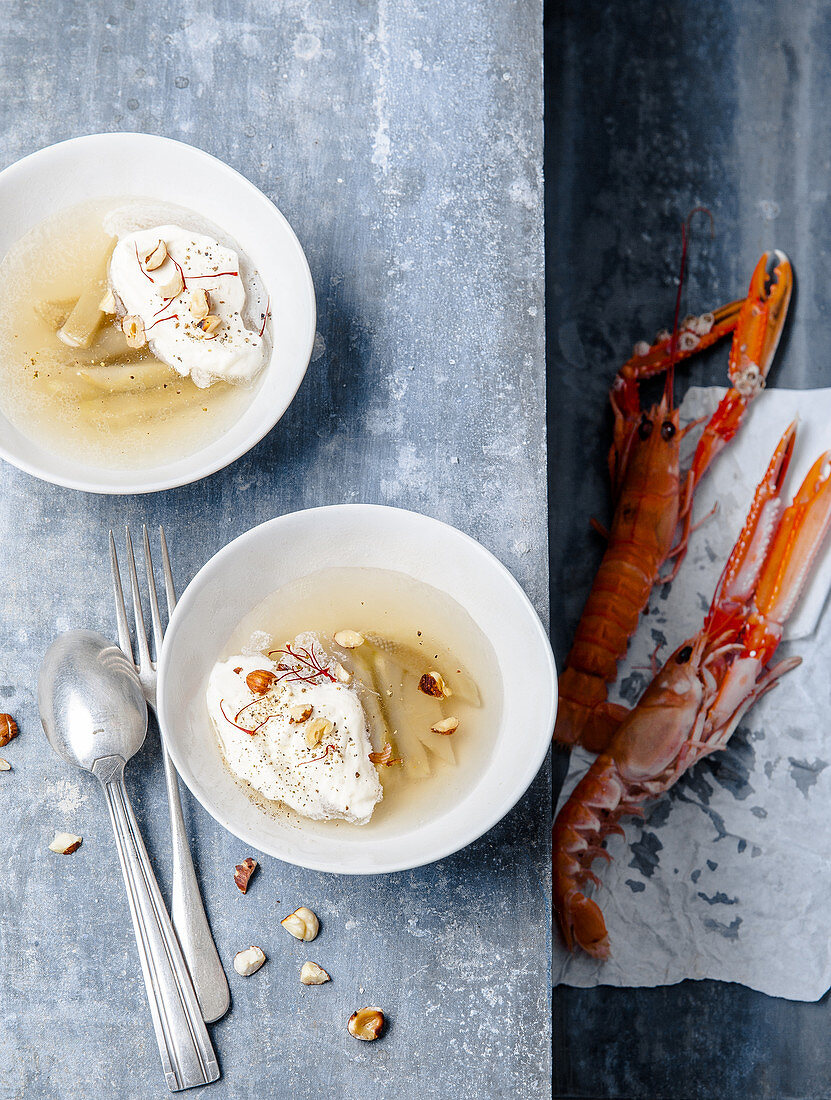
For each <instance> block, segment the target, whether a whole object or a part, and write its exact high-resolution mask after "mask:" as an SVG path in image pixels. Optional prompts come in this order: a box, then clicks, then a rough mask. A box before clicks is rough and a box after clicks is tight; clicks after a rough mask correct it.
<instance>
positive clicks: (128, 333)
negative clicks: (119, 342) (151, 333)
mask: <svg viewBox="0 0 831 1100" xmlns="http://www.w3.org/2000/svg"><path fill="white" fill-rule="evenodd" d="M121 331H122V332H123V333H124V336H125V339H126V340H127V346H128V347H130V348H143V347H144V345H145V344H146V343H147V334H146V332H145V331H144V321H142V319H141V317H139V315H138V314H137V313H128V314H127V316H126V317H124V318H123V319H122V321H121Z"/></svg>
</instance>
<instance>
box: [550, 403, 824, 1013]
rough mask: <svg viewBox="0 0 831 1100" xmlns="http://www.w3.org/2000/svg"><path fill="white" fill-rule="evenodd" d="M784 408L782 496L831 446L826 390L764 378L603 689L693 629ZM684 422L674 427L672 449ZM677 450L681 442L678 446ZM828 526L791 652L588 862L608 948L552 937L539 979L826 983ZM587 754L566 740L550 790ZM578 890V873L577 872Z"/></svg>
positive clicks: (630, 687) (813, 996)
mask: <svg viewBox="0 0 831 1100" xmlns="http://www.w3.org/2000/svg"><path fill="white" fill-rule="evenodd" d="M723 392H724V390H722V389H719V388H710V389H692V390H690V391H689V392H688V394H687V396H686V398H685V400H684V402H683V404H682V407H681V409H682V423H688V422H689V421H691V420H693V419H695V418H696V417H699V416H703V415H709V413H711V412H712V411H713V410H714V409H715V407H716V404H717V403H718V400H719V398H720V397H721V395H722V394H723ZM794 418H798V419H799V427H798V429H797V438H796V450H795V453H794V458H793V461H792V463H791V469H790V473H789V475H788V481H787V483H786V494H785V496H786V499H787V500H788V502H789V501H790V498H791V496H792V495H793V493H794V492H795V491H796V489H797V488H798V487H799V485H800V483H801V481H802V478H803V476H804V475H805V473H807V471H808V469H809V468H810V466H811V465H812V464H813V462H814V460H815V459H816V458H817V457H818V456H819V454H821V453H822V451H823V450H826V449H829V448H831V389H829V390H801V391H795V390H781V389H775V388H771V389H770V390H766V391H765V392H763V393H762V394H761V395H760V396H759V397H758V398H757V399H756V401H754V403H753V405H752V406H751V408H750V410H749V411H748V414H747V416H746V419H745V422H744V423H743V425H742V427H741V430H740V432H739V434H738V435H737V436H736V438H735V439H734V440H733V442H732V443H731V444H730V445H729V446H728V447H727V448H726V449H725V450H724V451H723V452H722V453H721V455H719V457H718V458H717V459H716V460H715V462H714V464H713V466H712V467H711V469H710V471H709V473H708V474H707V475H706V478H705V479H704V481H702V483H701V485H700V486H699V489H698V492H697V494H696V500H695V506H694V517H695V520H696V521H698V520H700V519H702V518H703V517H705V516H707V514H708V512H709V511H710V509H711V508H712V507H713V505H714V504H715V503H716V502H718V511H717V513H716V514H715V515H713V516H712V517H711V518H709V519H707V520H705V522H704V523H703V524H702V526H701V527H700V528H699V529H698V530H697V531H695V532H694V533H693V534H692V536H691V538H690V546H689V552H688V554H687V557H686V559H685V561H684V563H683V565H682V567H681V570H680V572H679V574H678V576H677V578H676V579H675V581H674V582H673V583H672V585H664V586H659V587H656V588H655V589H654V590H653V592H652V596H651V598H650V601H649V609H648V613H647V614H645V615H643V616H642V617H641V620H640V625H639V627H638V631H637V633H636V635H635V637H634V638H633V639H632V641H631V643H630V646H629V652H628V653H627V655H626V657H625V658H624V660H623V661H621V663H620V666H619V674H618V680H617V683H616V684H615V685H613V686H612V688H611V690H610V693H609V697H610V699H612V700H613V701H615V702H621V703H624V704H626V705H627V706H632V705H633V704H634V703H635V702H636V701H637V699H638V698H639V697H640V695H641V692H642V691H643V688H644V687H645V686H646V684H647V683H648V681H649V680H650V678H651V672H650V654H651V653H652V652H653V651H654V649H655V646H656V644H657V643H659V642H661V643H665V644H664V645H663V648H662V649H661V650H660V651H659V653H658V660H659V662H662V661H664V660H665V659H666V657H667V656H669V654H670V653H671V652H672V651H673V649H675V647H676V646H677V645H679V644H680V643H681V642H682V641H683V640H684V639H685V638H687V637H690V636H692V635H693V634H694V633H695V632H696V631H697V630H699V629H700V627H701V624H702V621H703V618H704V615H705V613H706V610H707V608H708V607H709V604H710V600H711V599H712V595H713V591H714V589H715V586H716V583H717V581H718V578H719V575H720V573H721V570H722V567H723V565H724V563H725V561H726V560H727V557H728V555H729V553H730V550H731V549H732V546H733V543H734V541H735V539H736V536H737V535H738V533H739V531H740V530H741V527H742V524H743V522H744V518H745V515H746V512H747V509H748V507H749V505H750V501H751V499H752V496H753V492H754V490H755V487H756V484H757V482H758V481H759V480H760V478H761V477H762V474H763V473H764V470H765V468H766V466H767V463H768V462H769V460H770V457H771V455H772V453H773V449H774V447H775V445H776V443H777V442H778V440H779V438H780V436H781V434H782V432H783V431H784V430H785V428H786V427H787V425H788V424H789V423H790V421H791V420H793V419H794ZM698 434H699V433H698V432H696V433H695V434H694V435H692V433H691V437H690V438H689V439H688V440H685V441H684V447H685V451H686V452H687V457H688V456H689V452H690V450H691V448H692V447H694V445H695V440H696V439H697V436H698ZM682 453H683V452H682ZM830 588H831V536H829V539H828V545H827V548H826V550H825V551H823V553H822V555H821V557H820V559H818V561H817V563H816V567H815V570H814V573H813V579H812V581H811V583H810V585H809V586H808V587H807V588H806V591H805V593H804V596H803V598H802V601H801V602H800V605H799V607H798V608H797V610H796V612H795V614H794V615H793V616H792V618H791V620H790V622H789V625H788V629H787V630H786V634H785V639H784V640H783V642H782V644H781V645H780V647H779V650H778V651H777V655H776V658H774V660H779V659H781V658H782V657H784V656H787V655H792V654H798V655H799V656H801V657H802V658H803V663H802V665H800V666H799V668H797V669H796V670H794V671H793V672H790V673H788V674H787V675H786V676H785V677H783V679H782V680H781V681H780V682H779V685H778V686H777V687H776V688H775V689H774V690H773V691H771V692H770V693H769V694H768V695H766V696H765V697H764V698H763V699H761V700H760V701H759V702H757V703H756V705H755V706H754V707H753V708H752V709H751V710H750V711H749V712H748V714H747V715H746V716H745V718H744V720H743V721H742V723H741V725H740V726H739V728H738V729H737V730H736V732H735V733H734V734H733V737H732V739H731V741H730V743H729V744H728V746H727V748H726V749H725V750H724V751H723V752H720V753H716V754H714V755H713V756H711V757H708V758H706V759H704V760H702V761H700V762H699V763H698V764H697V765H696V766H695V767H694V768H693V769H692V770H691V771H689V772H688V773H687V774H686V775H685V776H683V777H682V779H681V780H680V781H679V782H678V783H677V784H676V785H675V786H674V787H673V788H672V789H671V790H670V791H669V792H668V793H667V794H664V795H662V796H661V797H660V798H658V799H656V800H654V801H653V802H650V803H647V804H646V805H645V807H644V808H645V811H646V817H645V820H644V821H642V822H641V821H638V820H636V819H632V818H625V819H624V820H623V822H622V824H623V826H624V828H625V831H626V837H625V839H624V838H623V837H618V836H613V837H610V838H609V839H608V841H607V848H608V851H609V853H610V855H611V856H612V857H613V862H612V863H611V864H609V865H606V864H604V863H603V862H602V861H600V860H598V861H597V862H596V863H595V865H594V870H595V871H596V873H597V874H598V875H599V876H600V878H601V880H602V882H603V888H602V889H600V890H596V889H595V891H594V897H595V899H596V900H597V902H598V903H599V904H600V906H601V908H602V909H603V913H604V915H605V918H606V923H607V926H608V929H609V935H610V939H611V945H612V957H611V958H610V959H609V960H607V961H606V962H598V961H595V960H594V959H591V958H589V956H588V955H586V954H585V953H583V952H580V951H576V952H575V954H574V955H571V954H569V952H568V951H566V949H565V948H564V947H563V945H562V943H561V942H560V941H559V939H558V940H557V942H556V943H555V949H554V981H555V984H557V983H560V982H564V983H566V984H567V985H573V986H582V987H586V986H594V985H601V984H603V985H616V986H656V985H669V984H672V983H674V982H679V981H682V980H683V979H685V978H718V979H720V980H722V981H731V982H740V983H741V984H743V985H747V986H749V987H751V988H752V989H758V990H761V991H762V992H764V993H767V994H770V995H771V996H777V997H787V998H790V999H792V1000H800V1001H814V1000H817V999H818V998H819V997H821V996H822V995H823V993H825V992H826V990H827V989H828V988H829V986H831V608H825V604H826V596H827V593H828V591H829V589H830ZM592 759H593V757H591V756H590V754H588V753H585V752H583V751H582V750H580V749H576V750H574V752H573V753H572V757H571V764H570V768H569V772H568V776H567V778H566V782H565V784H564V787H563V792H562V794H561V797H560V805H562V802H563V801H564V800H565V798H566V797H567V796H568V795H569V793H570V792H571V790H572V789H573V787H574V786H575V784H576V782H577V780H578V779H579V778H580V777H581V776H582V775H583V774H584V773H585V771H586V769H587V767H588V766H589V764H590V763H591V760H592ZM589 889H591V887H589Z"/></svg>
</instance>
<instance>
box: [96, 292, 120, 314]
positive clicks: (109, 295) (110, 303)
mask: <svg viewBox="0 0 831 1100" xmlns="http://www.w3.org/2000/svg"><path fill="white" fill-rule="evenodd" d="M98 308H99V310H100V311H101V313H115V308H116V304H115V295H114V294H113V292H112V290H111V289H110V287H107V289H106V290H105V291H104V297H103V298H102V299H101V301H100V302H99V303H98Z"/></svg>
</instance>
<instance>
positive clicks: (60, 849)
mask: <svg viewBox="0 0 831 1100" xmlns="http://www.w3.org/2000/svg"><path fill="white" fill-rule="evenodd" d="M83 839H84V838H83V837H81V836H75V834H74V833H55V838H54V840H53V841H52V843H51V844H50V845H49V851H50V852H57V853H58V855H59V856H71V855H72V853H73V852H77V851H78V849H79V848H80V847H81V843H82V841H83Z"/></svg>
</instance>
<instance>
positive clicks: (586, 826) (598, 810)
mask: <svg viewBox="0 0 831 1100" xmlns="http://www.w3.org/2000/svg"><path fill="white" fill-rule="evenodd" d="M624 794H625V788H624V784H623V782H622V781H621V779H620V776H619V774H618V770H617V766H616V765H615V762H614V760H613V759H612V758H611V757H610V756H607V755H606V754H605V753H604V754H603V755H601V756H598V758H597V759H596V760H595V761H594V763H593V764H592V766H591V767H590V768H589V770H588V771H587V772H586V774H585V775H584V776H583V778H582V779H581V780H580V782H579V783H578V784H577V786H576V787H575V788H574V790H573V791H572V793H571V796H570V797H569V799H568V800H567V801H566V802H565V803H564V804H563V806H562V808H561V809H560V812H559V814H558V815H557V819H556V821H555V822H554V832H553V837H552V840H553V859H554V906H555V908H556V910H557V916H558V919H559V921H560V928H561V929H562V933H563V939H564V940H565V942H566V946H567V947H568V948H569V950H573V949H574V945H575V944H576V945H577V946H578V947H581V948H582V949H583V950H584V951H586V952H587V953H588V954H589V955H591V956H592V957H593V958H596V959H606V958H608V957H609V954H610V944H609V936H608V933H607V931H606V922H605V920H604V919H603V913H602V911H601V909H600V906H599V905H598V904H597V902H596V901H594V900H593V899H592V898H588V897H586V895H585V894H584V893H583V887H584V886H585V884H586V883H587V882H594V883H596V884H598V883H599V880H598V878H597V876H596V875H595V874H594V872H593V871H592V869H591V865H592V863H593V862H594V861H595V860H596V859H597V858H598V857H602V858H604V859H606V860H609V859H610V858H611V857H610V856H609V855H608V853H607V852H606V850H605V849H604V848H602V847H601V844H602V842H603V839H604V838H605V837H606V836H607V835H608V834H609V833H613V832H617V833H620V832H622V829H621V827H620V825H618V818H619V817H620V816H621V815H622V814H623V813H630V812H632V811H633V810H634V811H635V812H637V811H636V808H635V807H633V806H630V805H628V804H627V803H626V802H625V801H624Z"/></svg>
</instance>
